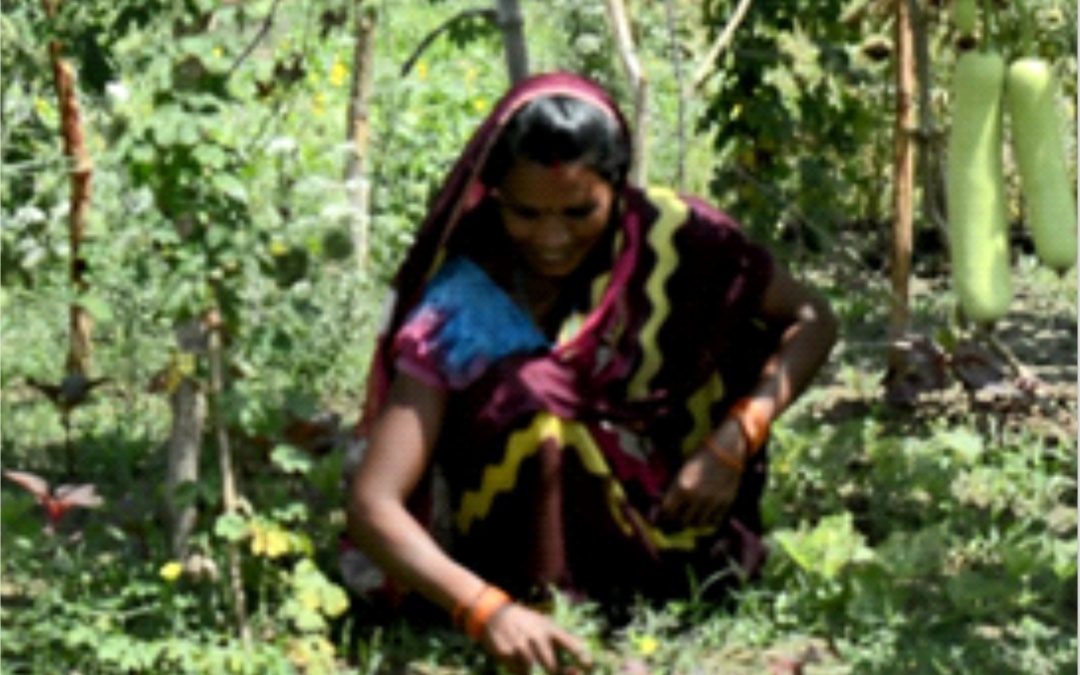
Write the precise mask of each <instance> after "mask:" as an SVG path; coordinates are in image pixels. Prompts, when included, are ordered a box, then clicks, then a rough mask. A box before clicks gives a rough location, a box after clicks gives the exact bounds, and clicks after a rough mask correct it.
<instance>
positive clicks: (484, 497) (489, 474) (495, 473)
mask: <svg viewBox="0 0 1080 675" xmlns="http://www.w3.org/2000/svg"><path fill="white" fill-rule="evenodd" d="M546 440H554V441H555V443H556V444H557V445H558V447H560V448H562V449H566V448H567V447H570V448H572V449H573V450H575V451H576V452H577V453H578V457H579V459H580V460H581V463H582V464H583V465H584V467H585V469H586V470H587V471H588V472H589V473H591V474H593V475H594V476H597V477H598V478H602V479H604V482H605V484H606V486H607V499H608V506H609V508H610V509H611V514H612V516H613V517H614V518H615V521H616V523H618V525H619V528H620V529H621V530H622V531H623V533H625V534H626V535H627V536H630V535H631V534H633V530H634V528H633V526H632V525H631V523H629V522H627V520H626V514H627V513H629V516H630V518H631V519H632V520H633V521H634V523H633V524H635V525H637V527H638V529H639V530H640V531H641V532H643V533H644V534H645V536H646V537H648V538H649V540H650V541H651V542H652V544H653V545H654V546H656V547H657V548H681V549H692V548H694V545H695V543H696V542H697V539H698V538H699V537H701V536H704V535H708V534H711V533H713V532H715V531H716V528H715V527H691V528H686V529H684V530H682V531H680V532H675V533H672V534H667V533H665V532H662V531H661V530H659V529H657V528H655V527H653V526H652V525H650V524H649V523H648V522H647V521H646V520H645V519H644V518H642V517H641V514H639V513H638V512H637V510H636V509H634V508H633V507H627V508H626V509H625V510H624V508H623V506H624V505H625V504H626V493H625V492H623V489H622V486H621V485H619V482H618V481H617V480H615V477H614V476H612V474H611V469H610V468H609V467H608V464H607V460H606V459H605V458H604V455H603V453H602V452H601V451H600V447H599V446H598V445H597V444H596V441H595V440H593V437H592V435H591V434H590V433H589V430H588V428H587V427H586V426H585V425H584V424H582V423H580V422H572V421H567V420H563V419H560V418H558V417H556V416H555V415H553V414H551V413H549V412H541V413H538V414H537V415H536V417H535V418H534V419H533V422H532V424H530V425H529V426H528V427H526V428H525V429H521V430H519V431H516V432H514V433H513V434H511V435H510V438H509V440H508V442H507V445H506V456H505V457H504V458H503V461H502V463H501V464H499V465H497V466H489V467H487V468H486V469H484V475H483V477H482V478H481V481H480V488H479V489H478V490H473V491H470V492H467V493H466V494H465V495H464V496H463V497H462V499H461V506H460V508H459V509H458V512H457V515H456V516H455V524H456V525H457V529H458V531H459V532H461V533H463V534H467V533H468V531H469V529H470V528H471V527H472V524H473V522H475V521H476V520H477V519H479V518H483V517H484V516H486V515H487V513H488V512H489V511H490V510H491V505H492V502H494V500H495V497H497V496H498V495H499V494H500V493H503V492H509V491H510V490H511V489H513V486H514V483H516V482H517V474H518V468H519V467H520V466H521V462H522V461H524V460H525V459H526V458H528V457H530V456H532V455H534V454H536V452H537V450H538V449H539V448H540V446H541V445H542V444H543V443H544V441H546Z"/></svg>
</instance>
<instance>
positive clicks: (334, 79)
mask: <svg viewBox="0 0 1080 675" xmlns="http://www.w3.org/2000/svg"><path fill="white" fill-rule="evenodd" d="M348 79H349V69H348V68H346V67H345V64H344V63H342V62H341V61H339V60H337V59H334V65H333V66H331V67H330V86H331V87H340V86H341V85H343V84H345V82H346V81H347V80H348Z"/></svg>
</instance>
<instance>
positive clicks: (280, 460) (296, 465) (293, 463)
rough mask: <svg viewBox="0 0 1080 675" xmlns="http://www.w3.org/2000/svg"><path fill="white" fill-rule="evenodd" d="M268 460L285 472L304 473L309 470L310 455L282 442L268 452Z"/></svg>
mask: <svg viewBox="0 0 1080 675" xmlns="http://www.w3.org/2000/svg"><path fill="white" fill-rule="evenodd" d="M270 461H271V462H273V463H274V466H276V467H277V468H279V469H281V470H282V471H283V472H285V473H291V474H301V475H302V474H306V473H307V472H308V471H310V470H311V464H312V462H311V457H309V456H308V455H307V454H305V453H304V452H303V451H302V450H300V449H298V448H296V447H295V446H292V445H288V444H286V443H283V444H281V445H278V446H277V447H275V448H274V450H273V451H272V452H271V453H270Z"/></svg>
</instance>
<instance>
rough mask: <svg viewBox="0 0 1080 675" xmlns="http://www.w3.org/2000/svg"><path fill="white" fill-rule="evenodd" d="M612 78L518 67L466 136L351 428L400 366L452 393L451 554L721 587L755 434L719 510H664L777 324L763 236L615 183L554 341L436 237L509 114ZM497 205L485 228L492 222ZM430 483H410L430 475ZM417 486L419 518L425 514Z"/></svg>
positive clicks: (595, 589) (543, 574) (443, 459)
mask: <svg viewBox="0 0 1080 675" xmlns="http://www.w3.org/2000/svg"><path fill="white" fill-rule="evenodd" d="M552 92H558V93H565V94H568V95H571V96H581V97H585V98H588V99H590V100H593V101H595V102H597V103H599V104H600V105H602V106H603V107H604V108H605V109H607V110H610V111H612V114H613V115H615V116H616V117H617V118H618V119H619V120H620V123H622V124H623V127H624V128H625V122H623V121H622V117H621V115H620V114H619V112H618V110H617V109H616V108H615V106H614V105H613V104H612V103H611V102H610V100H608V98H607V96H606V94H604V92H603V91H602V90H600V89H599V88H597V87H595V86H594V85H592V84H591V83H589V82H587V81H585V80H582V79H580V78H577V77H575V76H570V75H563V74H554V75H546V76H539V77H535V78H531V79H530V80H527V81H526V82H525V84H523V85H521V86H519V87H516V88H515V89H514V90H512V91H511V92H510V94H508V95H507V97H506V98H505V99H504V100H503V101H502V102H501V103H500V105H499V106H497V108H496V110H495V112H494V113H493V114H492V116H491V117H490V118H489V119H488V120H487V122H485V123H484V125H483V126H481V128H480V130H479V131H478V132H477V133H476V136H475V137H474V138H473V140H472V141H471V142H470V144H469V145H468V147H467V148H466V151H465V154H464V155H463V157H462V158H461V159H460V160H459V162H458V165H457V166H456V167H455V169H454V171H453V172H452V173H451V176H450V177H449V178H448V180H447V182H446V185H445V186H444V189H443V191H442V192H441V193H440V195H439V197H438V199H437V201H436V204H435V207H434V208H433V209H432V212H431V214H430V215H429V217H428V219H427V220H426V221H425V223H424V224H423V226H422V227H421V229H420V232H419V234H418V238H417V241H416V243H415V245H414V246H413V248H412V249H411V251H410V252H409V254H408V257H407V259H406V261H405V263H404V264H403V266H402V268H401V270H400V272H399V275H398V277H397V279H396V282H395V289H394V290H395V301H394V305H393V306H392V308H391V312H390V314H389V321H388V324H387V325H386V326H385V327H384V330H383V333H382V335H381V337H380V340H379V342H378V345H377V348H376V353H375V357H374V362H373V365H372V373H371V376H370V381H369V388H368V400H367V402H366V407H365V411H364V415H363V417H362V419H361V424H360V427H359V433H360V434H361V435H362V434H364V433H366V430H367V426H368V425H369V424H370V423H371V421H372V419H373V417H374V416H375V415H377V414H378V411H379V410H380V408H381V405H382V402H383V400H384V398H385V392H386V387H387V385H388V383H389V382H390V380H391V378H392V377H393V374H394V373H395V372H404V373H408V374H410V375H411V376H413V377H416V378H418V379H421V380H423V381H425V382H427V383H429V384H431V385H433V386H438V387H442V388H444V389H446V390H447V391H448V392H449V398H448V400H449V403H448V409H447V411H446V414H445V420H444V424H443V429H442V432H441V434H440V437H439V439H438V441H437V445H436V449H435V465H436V467H437V469H438V471H439V473H440V474H441V476H443V477H444V478H445V482H446V486H447V488H448V497H449V499H448V502H449V508H450V514H449V515H450V518H451V520H450V526H451V527H450V530H451V532H450V538H449V542H447V543H446V545H447V546H448V547H449V549H450V553H451V555H453V556H454V557H455V558H456V559H457V560H459V561H460V562H461V563H463V564H464V565H466V566H467V567H469V568H471V569H472V570H474V571H475V572H477V573H478V574H480V575H481V576H483V577H485V578H486V579H488V580H489V581H490V582H491V583H495V584H498V585H500V586H502V587H503V588H505V589H507V590H508V591H509V592H511V593H512V594H515V595H517V596H518V597H528V596H529V594H531V593H535V592H537V591H543V590H545V589H547V588H549V587H552V586H554V587H558V588H561V589H564V590H566V591H569V592H572V593H580V594H585V595H588V596H590V597H594V598H597V599H616V598H625V599H630V598H632V597H633V596H635V595H643V596H646V597H670V596H673V595H677V594H680V593H682V594H685V593H686V591H687V589H688V588H689V586H688V580H689V579H690V578H692V577H693V578H696V583H698V584H706V583H707V582H711V583H712V584H713V585H714V586H715V587H716V588H722V587H724V586H725V585H726V583H727V582H730V581H736V580H738V579H739V578H743V577H745V576H746V575H749V574H753V573H754V572H756V571H757V569H758V568H759V567H760V565H761V563H762V562H763V559H764V547H763V544H762V541H761V536H760V535H761V532H762V523H761V518H760V512H759V503H760V498H761V494H762V491H763V488H764V484H765V477H766V464H767V452H761V453H759V454H758V455H756V456H755V458H754V459H753V460H752V461H751V462H750V464H749V465H748V466H747V469H746V472H745V474H744V477H743V481H742V484H741V486H740V491H739V494H738V496H737V498H736V501H735V503H734V505H733V506H732V508H731V510H730V511H729V514H728V516H727V517H726V518H725V520H724V521H723V522H722V523H721V524H720V525H719V526H713V527H683V526H680V525H678V524H676V523H667V522H663V521H662V520H661V519H660V518H659V515H658V512H659V504H660V501H661V498H662V496H663V494H664V492H665V490H666V489H667V487H668V485H669V484H670V483H671V481H672V479H673V478H674V477H675V475H676V474H677V472H678V470H679V467H680V466H681V464H682V463H683V461H684V460H685V458H686V457H687V456H688V455H689V454H691V453H693V452H694V451H696V450H697V449H698V448H699V447H700V446H701V443H702V442H703V440H704V439H705V436H706V435H707V434H708V433H710V432H712V430H714V429H715V428H716V427H717V426H718V425H719V423H720V421H721V419H722V418H723V416H724V414H725V412H726V411H727V409H728V407H729V406H730V405H731V404H732V402H734V401H735V400H736V399H737V398H738V397H739V396H740V395H742V394H745V393H746V392H747V391H748V390H749V389H750V387H752V386H753V384H754V383H755V382H756V380H757V378H758V377H759V376H760V372H761V368H762V365H763V363H764V360H765V359H766V358H767V356H768V355H769V354H770V353H771V352H772V350H773V349H774V348H775V345H776V340H777V339H778V336H777V335H775V334H771V333H770V332H769V331H768V330H767V329H766V328H765V326H764V325H763V324H761V323H760V322H759V321H757V319H756V317H755V315H754V312H755V309H756V308H757V307H758V306H760V302H761V298H762V295H763V293H764V290H765V287H766V285H767V284H768V282H769V279H770V277H771V274H772V267H773V265H772V258H771V256H770V254H769V253H768V252H767V251H766V250H765V249H763V248H762V247H760V246H758V245H757V244H755V243H753V242H752V241H750V240H749V239H748V238H747V237H746V236H745V235H744V234H743V233H742V232H741V230H740V228H739V226H738V224H737V223H735V222H734V221H733V220H732V219H731V218H729V217H728V216H727V215H726V214H724V213H722V212H720V211H718V210H716V209H714V208H712V207H710V206H708V205H707V204H705V203H704V202H702V201H699V200H697V199H694V198H689V197H683V196H680V195H678V194H676V193H674V192H672V191H670V190H667V189H663V188H650V189H646V190H640V189H637V188H631V187H628V188H625V189H624V191H623V193H622V194H621V195H620V205H619V212H618V213H619V218H618V222H617V224H616V231H615V233H614V236H612V237H611V238H610V243H606V245H607V246H608V247H609V248H610V254H609V255H607V256H605V257H604V261H605V262H604V264H603V265H601V266H598V267H597V268H596V269H595V270H594V271H592V272H590V274H589V278H588V279H585V280H584V281H583V284H584V287H583V294H582V295H583V297H584V298H585V300H584V302H582V303H580V304H579V305H578V306H577V308H576V309H575V311H573V312H571V313H570V314H569V316H568V318H566V320H565V321H564V323H563V326H562V330H560V331H559V334H558V337H557V338H556V339H555V340H550V339H549V338H548V337H546V336H545V335H544V334H543V333H542V332H541V331H540V330H539V329H538V328H537V327H536V326H535V325H534V324H533V323H532V320H531V317H530V316H529V314H528V312H527V311H526V310H524V309H523V308H522V307H520V306H519V305H518V304H517V303H516V302H515V300H514V299H513V298H512V297H511V295H510V294H508V293H506V292H505V291H504V290H503V289H502V288H501V287H500V286H498V285H497V284H496V283H495V282H494V281H492V279H491V278H490V277H488V276H487V275H486V274H485V272H484V270H483V269H482V268H481V267H480V266H478V265H476V264H475V263H473V262H472V261H471V260H469V258H468V257H467V256H464V255H461V254H459V253H456V252H453V251H451V250H450V249H449V247H448V246H447V242H448V240H449V236H450V234H451V233H452V232H453V230H454V229H455V227H457V226H458V224H459V223H461V222H462V220H463V219H468V218H469V217H470V215H471V214H474V213H476V212H477V209H478V208H479V205H480V204H481V203H482V201H483V187H482V186H481V185H480V184H479V182H478V179H477V176H478V174H479V169H480V167H481V166H482V165H483V161H484V158H485V156H486V152H487V150H489V149H490V146H491V143H492V141H493V139H494V138H495V137H496V136H497V134H498V131H499V130H500V129H501V125H502V124H503V123H504V122H505V120H506V119H507V118H508V117H509V116H510V115H511V114H512V113H513V112H514V111H515V110H516V109H517V108H518V107H520V105H522V104H523V103H524V102H526V101H528V100H531V99H532V98H533V97H535V96H536V95H539V94H544V93H552ZM498 225H499V224H498V223H497V222H495V223H491V224H490V226H491V227H498ZM429 486H430V483H425V484H424V485H423V486H422V487H421V488H420V491H421V492H423V491H424V490H426V489H428V487H429ZM424 503H426V500H425V499H424V495H423V494H419V495H417V497H416V498H415V499H414V501H413V506H414V507H415V511H416V513H417V514H418V516H419V517H421V519H425V518H427V517H428V516H429V515H430V513H428V512H425V509H424V508H423V507H422V506H421V505H422V504H424Z"/></svg>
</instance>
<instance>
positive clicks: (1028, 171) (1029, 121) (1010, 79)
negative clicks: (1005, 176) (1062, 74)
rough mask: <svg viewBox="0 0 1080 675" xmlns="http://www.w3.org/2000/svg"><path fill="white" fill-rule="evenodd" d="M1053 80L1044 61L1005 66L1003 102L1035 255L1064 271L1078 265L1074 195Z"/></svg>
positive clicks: (1024, 60)
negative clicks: (1068, 171) (1067, 166)
mask: <svg viewBox="0 0 1080 675" xmlns="http://www.w3.org/2000/svg"><path fill="white" fill-rule="evenodd" d="M1056 91H1057V87H1056V79H1055V77H1054V73H1053V71H1052V70H1051V69H1050V64H1049V63H1047V62H1046V61H1045V60H1044V59H1040V58H1035V57H1028V58H1022V59H1018V60H1016V61H1014V62H1013V63H1012V64H1011V65H1010V66H1009V71H1008V74H1007V76H1006V80H1005V103H1006V109H1007V111H1008V113H1009V121H1010V125H1011V128H1012V141H1013V149H1014V150H1015V153H1016V164H1017V170H1018V172H1019V174H1020V194H1021V195H1022V196H1023V198H1024V210H1025V214H1024V215H1025V220H1026V222H1027V226H1028V228H1029V229H1030V231H1031V238H1032V240H1033V241H1034V242H1035V254H1036V256H1038V258H1039V260H1040V261H1041V262H1042V263H1043V264H1045V265H1046V266H1047V267H1050V268H1053V269H1054V270H1056V271H1058V272H1064V271H1066V270H1068V269H1069V268H1070V267H1072V266H1073V265H1074V264H1075V263H1076V247H1077V241H1076V239H1077V236H1076V227H1077V223H1076V198H1075V197H1074V196H1073V193H1072V186H1071V185H1070V184H1069V179H1068V173H1067V171H1066V168H1065V148H1064V146H1065V143H1064V136H1062V134H1061V123H1060V121H1059V119H1058V117H1057V113H1056V110H1055V108H1054V94H1055V93H1056Z"/></svg>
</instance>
